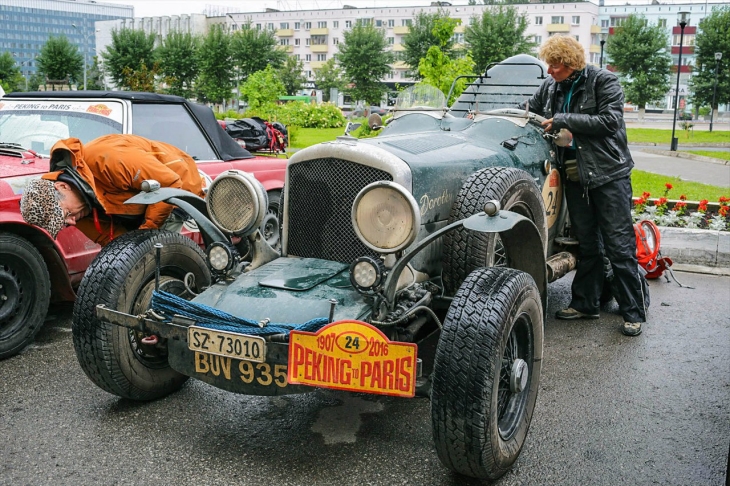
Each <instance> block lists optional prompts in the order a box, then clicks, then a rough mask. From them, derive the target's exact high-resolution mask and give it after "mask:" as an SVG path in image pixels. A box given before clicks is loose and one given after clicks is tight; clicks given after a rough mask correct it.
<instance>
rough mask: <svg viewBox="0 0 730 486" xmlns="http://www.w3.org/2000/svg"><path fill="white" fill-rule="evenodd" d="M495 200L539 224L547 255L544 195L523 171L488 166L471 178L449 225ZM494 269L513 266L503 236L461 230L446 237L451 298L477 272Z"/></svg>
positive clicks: (444, 265)
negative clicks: (488, 268)
mask: <svg viewBox="0 0 730 486" xmlns="http://www.w3.org/2000/svg"><path fill="white" fill-rule="evenodd" d="M491 200H497V201H499V203H500V205H501V206H502V209H506V210H509V211H513V212H515V213H518V214H520V215H522V216H525V217H526V218H528V219H529V220H531V221H532V222H533V223H535V226H536V227H537V230H538V232H539V233H540V237H541V238H542V242H543V252H544V249H545V248H546V246H545V245H546V244H547V239H548V230H547V221H546V218H545V205H544V202H543V199H542V194H541V193H540V190H539V189H538V187H537V185H536V184H535V181H534V179H533V178H532V176H531V175H530V174H528V173H527V172H525V171H524V170H521V169H515V168H511V167H488V168H486V169H481V170H479V171H477V172H475V173H473V174H472V175H470V176H469V177H468V178H467V179H466V181H464V184H463V185H462V186H461V190H460V191H459V194H458V195H457V197H456V201H455V202H454V205H453V206H452V208H451V213H450V215H449V224H451V223H453V222H455V221H459V220H461V219H464V218H467V217H469V216H471V215H472V214H476V213H479V212H481V211H483V210H484V204H485V203H486V202H488V201H491ZM493 266H503V267H505V266H507V267H508V266H510V264H509V261H508V258H507V254H506V252H505V251H504V248H503V247H502V242H501V240H500V237H499V234H496V233H479V232H476V231H469V230H467V229H465V228H458V229H456V230H454V231H451V232H450V233H447V234H446V235H445V236H444V250H443V256H442V268H443V281H444V287H445V288H446V293H447V294H448V295H453V294H454V293H455V292H456V291H457V290H458V288H459V286H461V283H462V282H463V281H464V279H465V278H466V276H467V275H469V274H470V273H471V272H472V271H474V270H475V269H477V268H481V267H493Z"/></svg>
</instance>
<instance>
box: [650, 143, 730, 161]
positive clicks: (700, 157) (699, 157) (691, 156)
mask: <svg viewBox="0 0 730 486" xmlns="http://www.w3.org/2000/svg"><path fill="white" fill-rule="evenodd" d="M705 146H707V145H705ZM641 151H642V152H646V153H648V154H656V155H665V156H667V157H677V158H680V159H692V160H699V161H702V162H710V163H713V164H720V165H728V164H730V160H722V159H716V158H714V157H706V156H704V155H697V154H690V153H687V152H672V151H670V150H657V149H652V148H642V149H641Z"/></svg>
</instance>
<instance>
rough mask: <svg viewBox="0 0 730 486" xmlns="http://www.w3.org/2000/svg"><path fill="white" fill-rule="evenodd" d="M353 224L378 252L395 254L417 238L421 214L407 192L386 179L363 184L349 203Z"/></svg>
mask: <svg viewBox="0 0 730 486" xmlns="http://www.w3.org/2000/svg"><path fill="white" fill-rule="evenodd" d="M352 225H353V226H354V228H355V233H356V234H357V236H358V238H360V241H362V242H363V243H364V244H365V245H366V246H367V247H368V248H371V249H373V250H375V251H377V252H380V253H394V252H396V251H399V250H402V249H403V248H405V247H407V246H408V245H410V244H411V243H412V242H413V240H415V239H416V235H417V234H418V228H419V227H420V226H421V213H420V211H419V209H418V204H417V203H416V200H415V199H414V198H413V196H412V195H411V193H410V192H408V191H406V190H405V188H404V187H403V186H401V185H400V184H396V183H395V182H389V181H378V182H373V183H372V184H368V185H367V186H365V187H364V188H363V189H362V190H361V191H360V193H359V194H358V195H357V196H356V197H355V201H354V202H353V204H352Z"/></svg>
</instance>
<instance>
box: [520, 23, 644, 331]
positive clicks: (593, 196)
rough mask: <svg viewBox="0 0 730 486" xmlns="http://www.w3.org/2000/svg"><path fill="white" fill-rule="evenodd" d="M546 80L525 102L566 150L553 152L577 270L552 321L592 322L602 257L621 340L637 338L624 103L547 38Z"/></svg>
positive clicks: (558, 41) (640, 297)
mask: <svg viewBox="0 0 730 486" xmlns="http://www.w3.org/2000/svg"><path fill="white" fill-rule="evenodd" d="M540 58H541V59H542V60H543V61H545V62H546V63H547V64H548V74H550V76H551V77H550V78H548V79H546V80H545V82H544V83H543V84H542V86H540V88H539V89H538V91H537V92H536V93H535V95H534V96H533V97H532V98H531V99H530V100H529V101H528V104H529V109H530V111H531V112H534V113H537V114H539V115H542V116H543V117H545V118H547V120H545V122H543V126H544V127H545V130H546V131H547V132H553V133H558V132H559V131H560V130H561V129H564V130H565V131H564V132H563V133H564V134H566V135H567V136H568V139H569V138H570V137H571V136H572V142H568V144H567V145H568V146H566V147H558V152H559V157H558V161H559V167H560V168H561V171H562V174H563V181H564V183H565V184H564V185H565V197H566V199H567V202H568V212H569V213H570V220H571V223H572V226H571V227H572V231H573V234H574V235H575V237H576V238H577V239H578V241H579V247H578V249H579V257H580V258H579V262H578V267H577V269H576V274H575V278H574V279H573V285H572V299H571V302H570V306H569V307H568V308H567V309H563V310H561V311H558V313H557V314H556V317H557V318H558V319H597V318H598V317H599V307H600V296H601V291H602V289H603V284H604V271H603V253H604V251H605V255H606V257H608V259H609V260H610V261H611V265H612V267H613V275H614V279H613V286H614V293H615V295H616V300H617V301H618V305H619V310H620V312H621V315H622V316H623V318H624V324H623V327H622V329H621V330H622V332H623V333H624V334H626V335H627V336H637V335H639V334H641V325H642V323H644V322H646V307H647V304H648V303H647V304H645V302H644V292H643V290H642V289H643V288H646V287H645V285H642V281H641V280H642V279H643V278H644V277H643V276H642V275H641V274H640V273H639V267H638V263H637V260H636V237H635V234H634V229H633V219H632V217H631V204H632V200H631V197H632V190H631V168H632V167H633V166H634V161H633V160H632V158H631V154H630V153H629V148H628V142H627V139H626V126H625V124H624V119H623V106H624V95H623V91H622V89H621V86H620V84H619V82H618V79H617V78H616V76H615V75H614V74H612V73H610V72H608V71H605V70H600V69H598V68H596V67H594V66H588V65H586V62H585V51H584V49H583V46H581V45H580V43H578V41H576V40H575V39H574V38H573V37H569V36H558V35H556V36H553V37H550V38H549V39H548V40H547V41H545V42H544V43H543V44H542V46H541V47H540Z"/></svg>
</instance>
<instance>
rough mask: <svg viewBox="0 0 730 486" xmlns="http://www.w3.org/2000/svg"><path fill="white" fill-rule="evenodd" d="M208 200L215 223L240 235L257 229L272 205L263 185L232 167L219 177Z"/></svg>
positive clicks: (212, 186)
mask: <svg viewBox="0 0 730 486" xmlns="http://www.w3.org/2000/svg"><path fill="white" fill-rule="evenodd" d="M205 200H206V204H207V206H208V214H209V215H210V218H211V219H212V220H213V223H215V224H216V225H217V226H218V227H219V228H220V229H222V230H223V231H226V232H228V233H232V234H234V235H237V236H248V235H249V234H251V233H253V232H254V231H256V229H257V228H258V227H259V226H260V225H261V221H263V219H264V216H265V215H266V209H267V208H268V206H269V201H268V196H267V194H266V191H265V190H264V187H263V186H262V185H261V183H260V182H259V181H258V180H256V178H254V176H253V175H251V174H249V173H247V172H243V171H242V170H229V171H227V172H223V173H222V174H221V175H219V176H218V177H216V179H215V180H214V181H213V183H212V184H211V185H210V187H209V188H208V195H207V197H206V198H205Z"/></svg>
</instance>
